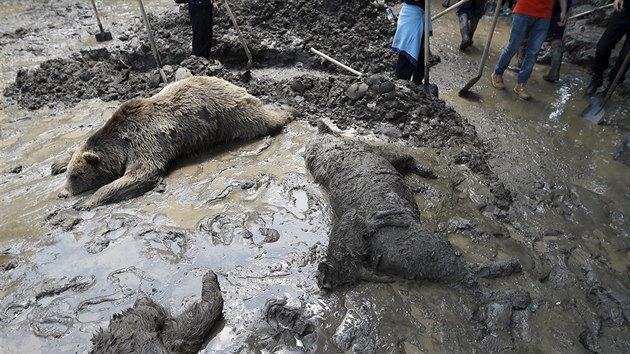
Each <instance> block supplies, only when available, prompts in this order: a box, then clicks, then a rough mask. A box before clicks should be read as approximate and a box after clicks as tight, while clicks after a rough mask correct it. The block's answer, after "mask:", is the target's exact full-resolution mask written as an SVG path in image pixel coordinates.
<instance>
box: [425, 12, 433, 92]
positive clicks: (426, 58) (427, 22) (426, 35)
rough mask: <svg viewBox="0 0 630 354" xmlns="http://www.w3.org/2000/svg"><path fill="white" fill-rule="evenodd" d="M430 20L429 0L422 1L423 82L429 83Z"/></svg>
mask: <svg viewBox="0 0 630 354" xmlns="http://www.w3.org/2000/svg"><path fill="white" fill-rule="evenodd" d="M430 22H431V2H430V1H425V2H424V33H423V35H424V53H423V54H424V84H425V85H429V51H430V49H431V48H430V45H429V23H430Z"/></svg>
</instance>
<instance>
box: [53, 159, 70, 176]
mask: <svg viewBox="0 0 630 354" xmlns="http://www.w3.org/2000/svg"><path fill="white" fill-rule="evenodd" d="M67 169H68V162H67V161H66V160H59V161H55V162H53V163H52V165H51V166H50V174H52V175H58V174H62V173H64V172H66V170H67Z"/></svg>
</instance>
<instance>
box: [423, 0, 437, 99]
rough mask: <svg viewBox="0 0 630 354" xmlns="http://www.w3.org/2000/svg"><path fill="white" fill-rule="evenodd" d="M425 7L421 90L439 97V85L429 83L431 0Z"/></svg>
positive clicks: (426, 2)
mask: <svg viewBox="0 0 630 354" xmlns="http://www.w3.org/2000/svg"><path fill="white" fill-rule="evenodd" d="M424 6H425V9H424V33H423V35H424V83H423V84H422V87H421V90H422V91H424V92H425V93H426V94H427V95H430V96H433V97H438V87H437V85H436V84H431V83H429V47H430V46H429V22H430V21H431V2H430V1H425V5H424Z"/></svg>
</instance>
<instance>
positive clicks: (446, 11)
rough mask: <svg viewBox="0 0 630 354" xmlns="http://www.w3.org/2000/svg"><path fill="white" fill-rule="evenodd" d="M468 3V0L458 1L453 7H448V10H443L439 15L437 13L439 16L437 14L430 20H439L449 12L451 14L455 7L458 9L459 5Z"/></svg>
mask: <svg viewBox="0 0 630 354" xmlns="http://www.w3.org/2000/svg"><path fill="white" fill-rule="evenodd" d="M468 1H470V0H460V1H459V2H457V3H456V4H455V5H453V6H451V7H449V8H448V9H446V10H444V11H442V12H440V13H439V14H437V15H435V16H433V18H432V19H431V20H432V21H435V20H437V19H438V18H440V17H442V16H444V15H446V14H447V13H449V12H451V11H453V10H455V9H456V8H457V7H459V5H461V4H463V3H465V2H468Z"/></svg>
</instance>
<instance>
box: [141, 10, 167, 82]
mask: <svg viewBox="0 0 630 354" xmlns="http://www.w3.org/2000/svg"><path fill="white" fill-rule="evenodd" d="M138 5H140V12H142V18H143V19H144V26H145V27H146V28H147V33H148V34H149V42H151V51H153V57H154V58H155V62H156V63H157V66H158V70H159V71H160V76H161V77H162V81H164V83H168V80H166V74H164V70H162V61H161V60H160V53H158V50H157V46H156V45H155V40H154V39H153V32H151V25H149V19H148V18H147V13H146V12H144V4H142V0H138Z"/></svg>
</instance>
